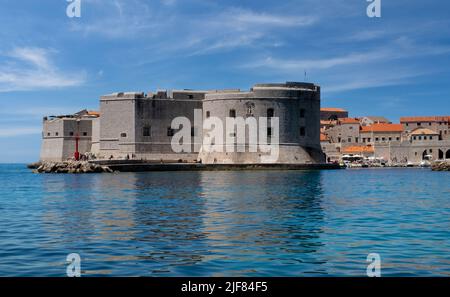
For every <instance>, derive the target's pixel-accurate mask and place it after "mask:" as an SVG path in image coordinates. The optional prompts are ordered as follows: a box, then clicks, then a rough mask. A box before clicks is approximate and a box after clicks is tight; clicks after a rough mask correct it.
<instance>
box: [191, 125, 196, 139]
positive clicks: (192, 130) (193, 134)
mask: <svg viewBox="0 0 450 297" xmlns="http://www.w3.org/2000/svg"><path fill="white" fill-rule="evenodd" d="M195 134H196V133H195V127H191V136H192V137H194V136H195Z"/></svg>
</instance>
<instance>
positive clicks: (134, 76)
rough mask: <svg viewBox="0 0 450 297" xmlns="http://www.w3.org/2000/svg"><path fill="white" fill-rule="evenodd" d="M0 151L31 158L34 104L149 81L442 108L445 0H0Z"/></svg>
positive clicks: (448, 46)
mask: <svg viewBox="0 0 450 297" xmlns="http://www.w3.org/2000/svg"><path fill="white" fill-rule="evenodd" d="M0 4H1V9H0V19H1V20H2V22H1V25H0V40H1V43H0V114H1V116H0V144H1V145H0V163H1V162H30V161H35V160H37V159H38V158H39V148H40V130H41V124H42V116H44V115H50V114H62V113H69V112H76V111H78V110H80V109H83V108H89V109H98V98H99V96H100V95H102V94H106V93H111V92H117V91H150V90H155V89H156V88H199V89H213V88H242V89H248V88H249V87H250V86H251V85H252V84H254V83H257V82H284V81H303V80H305V71H306V80H307V81H311V82H315V83H317V84H320V85H321V86H322V106H327V107H343V108H346V109H348V110H349V111H350V112H351V115H352V116H360V115H383V116H387V117H388V118H390V119H391V120H393V121H398V118H399V117H400V116H404V115H405V116H406V115H407V116H414V115H447V114H450V84H449V82H450V29H449V28H450V2H449V1H445V0H439V1H438V0H429V1H412V0H409V1H407V0H395V1H394V0H389V1H388V0H382V17H381V18H368V17H367V15H366V7H367V5H368V2H366V0H345V1H343V0H323V1H320V0H296V1H289V0H284V1H273V0H272V1H266V0H253V1H249V0H240V1H234V0H222V1H214V0H151V1H144V0H81V18H73V19H70V18H68V17H67V16H66V7H67V5H68V2H66V0H41V1H35V0H0Z"/></svg>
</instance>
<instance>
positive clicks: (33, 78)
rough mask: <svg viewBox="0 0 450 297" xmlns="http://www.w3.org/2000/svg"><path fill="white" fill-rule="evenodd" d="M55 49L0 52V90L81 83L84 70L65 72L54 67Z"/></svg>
mask: <svg viewBox="0 0 450 297" xmlns="http://www.w3.org/2000/svg"><path fill="white" fill-rule="evenodd" d="M52 53H54V51H51V50H48V49H43V48H34V47H22V48H15V49H14V50H12V51H11V52H7V53H3V54H2V55H0V58H1V60H0V61H2V62H0V92H11V91H29V90H36V89H47V88H64V87H71V86H78V85H81V84H82V83H83V82H84V80H85V73H83V72H79V73H68V72H66V71H63V70H61V69H59V68H58V67H56V66H55V65H54V63H53V61H52V60H51V58H50V56H51V54H52Z"/></svg>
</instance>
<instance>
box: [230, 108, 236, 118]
mask: <svg viewBox="0 0 450 297" xmlns="http://www.w3.org/2000/svg"><path fill="white" fill-rule="evenodd" d="M235 117H236V110H235V109H230V118H235Z"/></svg>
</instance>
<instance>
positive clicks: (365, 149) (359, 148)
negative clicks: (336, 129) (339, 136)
mask: <svg viewBox="0 0 450 297" xmlns="http://www.w3.org/2000/svg"><path fill="white" fill-rule="evenodd" d="M342 152H343V153H344V154H358V153H374V152H375V149H374V147H373V146H371V145H367V146H366V145H364V146H363V145H355V146H349V147H346V148H344V149H343V150H342Z"/></svg>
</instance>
